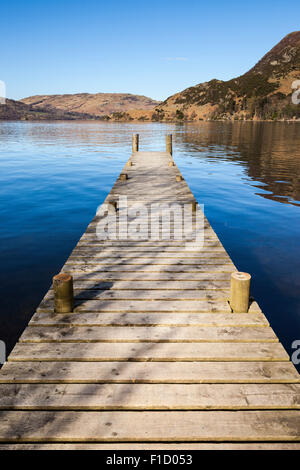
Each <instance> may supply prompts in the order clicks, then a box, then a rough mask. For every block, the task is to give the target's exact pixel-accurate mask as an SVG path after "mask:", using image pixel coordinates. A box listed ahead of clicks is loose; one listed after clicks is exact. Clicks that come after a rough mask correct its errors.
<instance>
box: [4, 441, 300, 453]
mask: <svg viewBox="0 0 300 470" xmlns="http://www.w3.org/2000/svg"><path fill="white" fill-rule="evenodd" d="M152 449H153V450H173V451H179V450H300V443H296V442H280V443H278V442H272V443H270V442H268V443H265V442H254V443H253V442H252V443H249V442H242V443H237V442H234V443H228V442H225V443H224V442H218V443H211V442H205V443H199V442H190V443H184V442H177V443H176V444H172V443H169V444H166V443H157V442H156V443H151V442H147V443H139V442H131V443H130V444H126V443H122V442H114V443H109V442H108V443H101V444H99V443H98V444H97V443H84V444H83V443H71V442H70V443H68V444H61V443H59V442H56V443H55V444H45V443H27V444H24V443H23V444H18V443H17V444H0V450H7V451H8V450H100V451H103V450H109V451H115V450H129V451H131V450H152Z"/></svg>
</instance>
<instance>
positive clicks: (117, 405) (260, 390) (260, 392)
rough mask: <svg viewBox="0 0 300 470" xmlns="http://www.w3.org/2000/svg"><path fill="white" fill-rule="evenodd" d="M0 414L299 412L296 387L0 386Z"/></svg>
mask: <svg viewBox="0 0 300 470" xmlns="http://www.w3.org/2000/svg"><path fill="white" fill-rule="evenodd" d="M0 409H1V410H5V409H6V410H8V409H10V410H18V409H19V410H21V409H22V410H202V409H203V410H218V409H219V410H226V409H228V410H243V409H244V410H251V409H254V410H257V409H266V410H269V409H300V384H259V385H257V384H189V385H187V384H167V385H166V384H89V385H86V384H67V385H65V384H57V385H56V386H55V387H53V385H52V384H44V385H41V384H0Z"/></svg>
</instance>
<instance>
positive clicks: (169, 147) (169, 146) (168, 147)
mask: <svg viewBox="0 0 300 470" xmlns="http://www.w3.org/2000/svg"><path fill="white" fill-rule="evenodd" d="M166 152H168V153H170V154H171V155H172V154H173V149H172V134H167V135H166Z"/></svg>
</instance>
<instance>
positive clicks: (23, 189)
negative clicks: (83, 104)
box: [0, 122, 300, 353]
mask: <svg viewBox="0 0 300 470" xmlns="http://www.w3.org/2000/svg"><path fill="white" fill-rule="evenodd" d="M132 133H139V134H140V147H141V150H144V149H145V150H146V149H149V150H161V149H164V145H165V144H164V139H165V134H166V133H172V134H173V139H174V158H175V160H176V162H177V164H178V165H179V167H180V169H181V171H182V173H183V175H184V177H185V178H186V180H187V182H188V184H189V185H190V188H191V189H192V191H193V192H194V194H195V196H196V198H197V199H198V201H199V202H200V203H204V205H205V213H206V216H207V217H208V218H209V220H210V222H211V224H212V226H213V228H214V229H215V230H216V232H217V234H218V236H219V237H220V239H221V241H222V242H223V244H224V246H225V248H226V249H227V251H228V252H229V254H230V255H231V257H232V259H233V261H234V263H235V264H236V265H237V267H238V269H240V270H242V271H247V272H250V273H251V274H252V276H253V282H252V293H253V295H254V296H255V297H256V299H257V301H258V302H259V304H260V305H261V307H262V308H263V310H264V312H265V314H266V315H267V317H268V319H269V321H270V323H271V325H272V327H273V328H274V330H275V332H276V333H277V335H278V336H279V338H280V340H281V341H282V342H283V344H284V345H285V347H286V349H287V350H288V352H289V353H291V348H290V346H291V343H292V341H293V340H295V339H300V249H299V240H300V124H299V123H292V124H289V123H215V122H210V123H200V124H178V125H176V124H160V123H141V124H130V123H129V124H128V123H120V124H118V123H115V124H113V123H98V122H95V123H93V122H82V123H81V122H66V123H62V122H49V123H30V122H16V123H15V122H9V123H5V122H2V123H0V220H1V232H0V299H1V313H0V339H2V340H4V341H5V342H6V344H7V347H8V350H10V349H11V348H12V347H13V345H14V344H15V342H16V341H17V339H18V337H19V336H20V334H21V332H22V331H23V329H24V328H25V326H26V325H27V323H28V320H29V319H30V317H31V316H32V314H33V312H34V310H35V308H36V307H37V305H38V304H39V303H40V301H41V299H42V297H43V295H44V294H45V292H46V291H47V290H48V288H49V283H50V281H51V278H52V276H53V275H54V274H56V273H57V272H58V271H59V270H60V268H61V266H62V265H63V264H64V262H65V260H66V258H67V257H68V255H69V253H70V252H71V251H72V249H73V247H74V245H75V244H76V242H77V240H78V239H79V238H80V236H81V235H82V233H83V231H84V230H85V228H86V226H87V225H88V223H89V222H90V220H91V218H92V217H93V216H94V213H95V210H96V208H97V206H98V205H99V204H100V203H101V202H102V201H103V199H104V198H105V196H106V194H107V193H108V192H109V191H110V188H111V186H112V185H113V183H114V181H115V179H116V177H117V176H118V174H119V173H120V170H121V168H122V167H123V165H124V163H125V162H126V160H127V159H128V157H129V155H130V149H131V134H132Z"/></svg>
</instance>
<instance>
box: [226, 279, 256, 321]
mask: <svg viewBox="0 0 300 470" xmlns="http://www.w3.org/2000/svg"><path fill="white" fill-rule="evenodd" d="M250 281H251V276H250V274H248V273H242V272H234V273H232V274H231V282H230V307H231V309H232V311H233V312H234V313H245V312H248V310H249V300H250Z"/></svg>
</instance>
